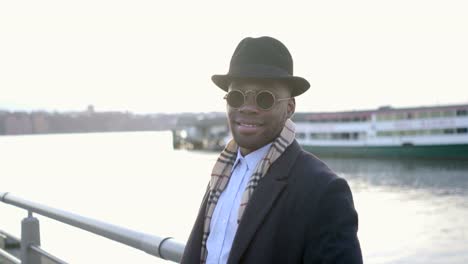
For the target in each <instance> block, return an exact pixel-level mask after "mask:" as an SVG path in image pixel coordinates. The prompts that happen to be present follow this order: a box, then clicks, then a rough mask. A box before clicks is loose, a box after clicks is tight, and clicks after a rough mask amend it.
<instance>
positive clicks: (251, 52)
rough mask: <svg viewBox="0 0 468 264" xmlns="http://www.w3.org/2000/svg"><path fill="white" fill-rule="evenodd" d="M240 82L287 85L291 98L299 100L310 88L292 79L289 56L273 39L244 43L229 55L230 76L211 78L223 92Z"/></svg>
mask: <svg viewBox="0 0 468 264" xmlns="http://www.w3.org/2000/svg"><path fill="white" fill-rule="evenodd" d="M240 79H261V80H265V79H266V80H279V81H282V82H285V83H286V84H287V85H288V87H289V88H290V89H291V95H292V96H298V95H300V94H302V93H304V92H305V91H307V89H309V87H310V84H309V82H308V81H307V80H306V79H304V78H301V77H298V76H293V59H292V57H291V53H289V51H288V49H287V48H286V46H285V45H284V44H283V43H281V42H280V41H279V40H277V39H274V38H272V37H260V38H250V37H249V38H245V39H243V40H242V41H241V42H240V43H239V45H237V48H236V50H235V51H234V54H233V55H232V58H231V63H230V66H229V72H228V73H227V74H224V75H221V74H217V75H213V76H212V77H211V80H213V82H214V83H215V84H216V85H217V86H218V87H219V88H221V89H223V90H224V91H227V90H228V88H229V85H230V84H231V82H232V81H233V80H240Z"/></svg>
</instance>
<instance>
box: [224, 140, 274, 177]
mask: <svg viewBox="0 0 468 264" xmlns="http://www.w3.org/2000/svg"><path fill="white" fill-rule="evenodd" d="M272 144H273V142H272V143H268V144H266V145H265V146H263V147H261V148H259V149H257V150H255V151H253V152H250V153H249V154H247V155H246V156H245V157H244V156H242V153H241V152H240V148H237V157H236V161H235V162H234V165H233V166H232V169H233V170H234V168H235V167H236V165H237V164H238V163H239V162H240V161H241V160H242V161H245V162H246V164H247V168H248V169H249V170H253V169H255V167H256V166H257V164H258V162H259V161H260V160H261V159H262V158H263V157H264V156H265V155H266V153H267V152H268V150H269V149H270V146H271V145H272Z"/></svg>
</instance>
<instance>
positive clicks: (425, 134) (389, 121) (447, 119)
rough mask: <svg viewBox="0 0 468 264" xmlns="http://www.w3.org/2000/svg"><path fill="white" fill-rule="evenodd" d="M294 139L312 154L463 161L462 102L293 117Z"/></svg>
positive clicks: (465, 125)
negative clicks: (459, 103) (294, 126)
mask: <svg viewBox="0 0 468 264" xmlns="http://www.w3.org/2000/svg"><path fill="white" fill-rule="evenodd" d="M294 121H295V123H296V125H297V127H296V137H297V141H298V142H299V143H300V144H301V145H302V146H303V147H304V148H305V149H306V150H307V151H309V152H311V153H314V154H317V155H321V156H323V155H333V156H365V157H394V158H402V157H419V158H448V159H451V158H455V159H459V158H461V159H468V104H461V105H445V106H430V107H414V108H392V107H388V106H387V107H380V108H379V109H377V110H367V111H346V112H323V113H297V114H296V115H295V116H294Z"/></svg>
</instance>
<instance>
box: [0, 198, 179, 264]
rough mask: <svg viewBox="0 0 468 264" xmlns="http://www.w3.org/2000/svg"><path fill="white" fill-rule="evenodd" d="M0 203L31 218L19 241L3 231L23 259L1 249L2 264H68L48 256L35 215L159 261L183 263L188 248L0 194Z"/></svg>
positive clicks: (26, 220) (0, 234)
mask: <svg viewBox="0 0 468 264" xmlns="http://www.w3.org/2000/svg"><path fill="white" fill-rule="evenodd" d="M0 201H1V202H3V203H7V204H10V205H13V206H16V207H19V208H22V209H25V210H27V211H28V215H27V217H26V218H24V219H23V220H22V221H21V238H15V237H14V236H12V235H9V234H8V233H6V232H4V231H0V241H5V240H6V239H10V240H13V241H15V240H16V241H18V242H19V245H20V250H19V254H18V255H19V256H14V255H12V254H11V253H9V252H7V251H6V250H3V249H2V248H1V247H0V263H2V262H1V260H2V259H4V260H6V261H8V262H7V263H26V264H45V263H54V264H55V263H60V264H61V263H67V262H65V261H63V260H61V259H59V258H57V257H55V256H53V255H51V254H49V253H47V252H46V251H45V250H43V249H42V248H41V247H40V245H41V242H40V230H39V220H38V219H37V218H36V217H34V216H33V213H36V214H39V215H42V216H45V217H48V218H51V219H54V220H56V221H59V222H61V223H65V224H68V225H71V226H74V227H76V228H79V229H82V230H86V231H88V232H91V233H94V234H96V235H99V236H103V237H106V238H108V239H111V240H113V241H117V242H120V243H122V244H125V245H127V246H130V247H133V248H136V249H139V250H142V251H145V252H146V253H148V254H150V255H153V256H156V257H158V258H162V259H165V260H169V261H174V262H177V263H179V262H180V261H181V259H182V253H183V251H184V248H185V245H184V244H183V243H180V242H178V241H176V240H174V239H173V238H171V237H158V236H154V235H150V234H146V233H142V232H138V231H134V230H131V229H128V228H124V227H120V226H116V225H113V224H109V223H106V222H103V221H100V220H96V219H92V218H88V217H84V216H81V215H78V214H75V213H71V212H67V211H64V210H61V209H56V208H52V207H49V206H46V205H42V204H39V203H36V202H32V201H28V200H25V199H23V198H20V197H17V196H14V195H12V194H10V193H6V192H0Z"/></svg>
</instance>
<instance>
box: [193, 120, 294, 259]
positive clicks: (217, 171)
mask: <svg viewBox="0 0 468 264" xmlns="http://www.w3.org/2000/svg"><path fill="white" fill-rule="evenodd" d="M294 138H295V125H294V123H293V122H292V121H291V120H289V119H288V120H286V123H285V125H284V128H283V130H282V131H281V134H280V135H279V136H278V137H277V138H276V139H275V140H274V141H273V144H272V145H271V147H270V149H269V150H268V152H267V153H266V155H265V156H264V157H263V158H262V159H261V160H260V162H259V163H258V164H257V167H256V168H255V171H254V173H253V174H252V176H251V177H250V180H249V182H248V183H247V187H246V188H245V191H244V193H243V194H242V200H241V204H240V206H239V212H238V216H237V223H240V220H241V219H242V215H243V214H244V210H245V208H246V206H247V204H248V202H249V199H250V197H251V196H252V194H253V192H254V190H255V188H256V187H257V185H258V183H259V181H260V179H261V178H262V177H263V176H264V175H265V174H266V172H267V171H268V168H269V167H270V166H271V164H273V162H275V160H276V159H277V158H278V157H279V156H281V154H282V153H283V152H284V150H285V149H286V148H287V147H288V146H289V145H290V144H291V143H292V142H293V141H294ZM237 148H238V146H237V143H236V142H235V141H234V140H231V141H230V142H229V143H228V144H227V146H226V148H225V149H224V150H223V151H222V152H221V154H220V155H219V158H218V160H217V161H216V164H215V165H214V167H213V172H212V173H211V181H210V190H209V192H210V193H209V196H208V204H207V206H206V213H205V222H204V225H203V238H202V248H201V255H200V262H201V263H205V262H206V257H207V256H208V251H207V248H206V241H207V240H208V235H209V234H210V223H211V217H212V216H213V212H214V210H215V207H216V204H217V203H218V199H219V197H220V196H221V193H222V192H223V191H224V189H225V188H226V186H227V184H228V182H229V178H230V177H231V170H232V166H233V164H234V162H235V161H236V158H237Z"/></svg>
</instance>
